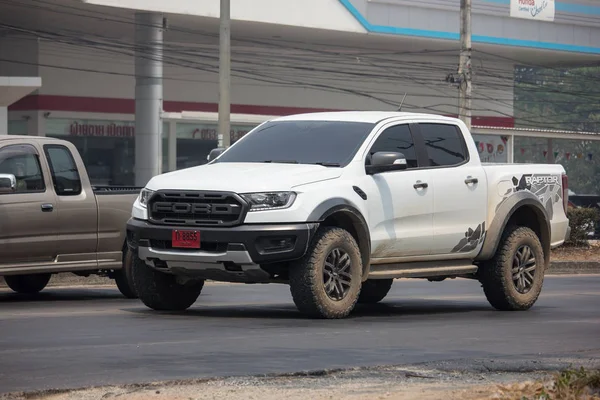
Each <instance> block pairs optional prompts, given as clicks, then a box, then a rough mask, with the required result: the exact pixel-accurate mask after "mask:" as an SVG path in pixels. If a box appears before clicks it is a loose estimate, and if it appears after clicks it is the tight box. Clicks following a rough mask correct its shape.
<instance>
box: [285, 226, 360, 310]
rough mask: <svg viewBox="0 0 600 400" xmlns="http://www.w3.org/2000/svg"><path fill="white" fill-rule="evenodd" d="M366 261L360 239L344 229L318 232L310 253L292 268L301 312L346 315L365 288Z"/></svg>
mask: <svg viewBox="0 0 600 400" xmlns="http://www.w3.org/2000/svg"><path fill="white" fill-rule="evenodd" d="M361 276H362V260H361V256H360V250H359V248H358V245H357V243H356V240H354V238H353V237H352V235H351V234H350V233H348V232H347V231H346V230H344V229H341V228H335V227H325V228H322V229H319V231H317V233H316V235H315V237H314V239H313V242H312V244H311V246H310V248H309V250H308V252H307V253H306V255H305V256H304V257H303V258H302V259H301V260H300V261H298V262H296V263H294V264H293V265H292V266H291V267H290V291H291V293H292V298H293V299H294V303H295V304H296V307H297V308H298V310H300V312H302V313H304V314H306V315H308V316H311V317H316V318H344V317H346V316H348V315H349V314H350V312H352V310H353V309H354V306H355V305H356V301H357V300H358V295H359V293H360V288H361Z"/></svg>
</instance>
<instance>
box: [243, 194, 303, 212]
mask: <svg viewBox="0 0 600 400" xmlns="http://www.w3.org/2000/svg"><path fill="white" fill-rule="evenodd" d="M242 197H243V198H244V199H245V200H246V201H247V202H248V203H250V211H267V210H281V209H283V208H288V207H290V206H291V205H292V204H293V203H294V200H296V193H294V192H269V193H246V194H243V195H242Z"/></svg>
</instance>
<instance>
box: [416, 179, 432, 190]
mask: <svg viewBox="0 0 600 400" xmlns="http://www.w3.org/2000/svg"><path fill="white" fill-rule="evenodd" d="M428 186H429V185H428V184H427V183H425V182H421V181H417V183H415V184H414V185H413V187H414V188H415V189H419V188H423V189H425V188H426V187H428Z"/></svg>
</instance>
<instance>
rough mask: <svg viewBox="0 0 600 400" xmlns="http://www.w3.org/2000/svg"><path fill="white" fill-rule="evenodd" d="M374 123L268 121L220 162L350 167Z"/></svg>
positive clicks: (237, 144)
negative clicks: (349, 164) (348, 165)
mask: <svg viewBox="0 0 600 400" xmlns="http://www.w3.org/2000/svg"><path fill="white" fill-rule="evenodd" d="M373 126H374V124H371V123H361V122H342V121H281V122H267V123H265V124H264V125H262V126H261V127H260V128H258V129H257V130H255V131H253V132H252V133H250V134H249V135H248V136H247V137H245V138H244V139H243V140H241V141H240V142H239V143H236V145H235V146H232V147H231V148H229V149H228V150H227V152H225V153H223V154H222V155H221V157H220V158H219V159H218V160H217V162H272V163H298V164H322V165H325V166H330V167H343V166H346V165H347V164H348V163H349V162H350V161H351V160H352V157H354V154H355V153H356V151H357V150H358V148H359V147H360V145H361V144H362V142H363V141H364V140H365V139H366V137H367V136H368V135H369V133H370V132H371V129H373Z"/></svg>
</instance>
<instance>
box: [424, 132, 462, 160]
mask: <svg viewBox="0 0 600 400" xmlns="http://www.w3.org/2000/svg"><path fill="white" fill-rule="evenodd" d="M419 127H420V128H421V134H422V136H423V140H424V141H425V148H426V150H427V154H428V157H429V163H430V164H431V166H433V167H441V166H453V165H459V164H462V163H463V162H465V161H466V160H467V149H466V146H465V142H464V140H463V138H462V135H461V133H460V131H459V130H458V128H457V127H456V126H455V125H448V124H419Z"/></svg>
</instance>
